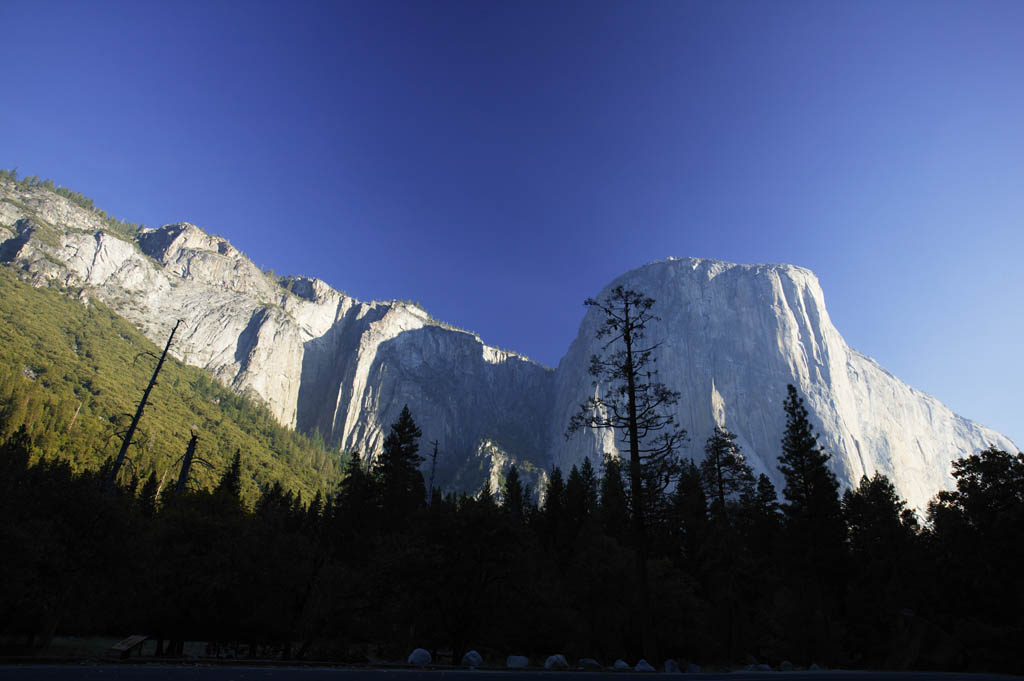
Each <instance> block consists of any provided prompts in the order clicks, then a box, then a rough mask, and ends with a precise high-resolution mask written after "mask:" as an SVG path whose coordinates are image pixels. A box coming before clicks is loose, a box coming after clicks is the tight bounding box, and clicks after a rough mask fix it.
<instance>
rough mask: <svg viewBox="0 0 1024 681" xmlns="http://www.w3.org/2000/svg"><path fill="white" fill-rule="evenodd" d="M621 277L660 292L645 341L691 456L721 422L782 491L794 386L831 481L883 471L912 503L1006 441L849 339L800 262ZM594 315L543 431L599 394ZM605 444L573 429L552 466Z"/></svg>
mask: <svg viewBox="0 0 1024 681" xmlns="http://www.w3.org/2000/svg"><path fill="white" fill-rule="evenodd" d="M620 284H621V285H623V286H625V287H627V288H632V289H635V290H638V291H644V292H646V293H647V294H648V295H650V296H652V297H653V298H655V299H656V300H657V302H656V304H655V307H654V308H653V310H654V312H655V313H656V314H657V315H658V316H659V317H660V318H661V321H660V322H657V323H655V324H652V325H651V326H650V327H649V328H648V330H647V337H646V339H645V340H646V341H649V342H650V343H651V344H660V345H659V347H658V349H657V350H656V353H655V355H656V357H657V360H658V361H657V364H656V366H657V367H658V369H659V379H660V380H661V381H662V382H663V383H665V384H666V385H668V386H670V387H671V388H673V389H675V390H679V391H681V393H682V396H681V399H680V401H679V404H678V405H677V409H676V416H677V417H678V420H679V423H680V424H682V425H683V427H685V428H686V429H687V430H688V432H689V434H690V438H691V443H690V446H689V452H688V453H689V454H690V455H691V456H693V457H695V458H697V459H699V458H701V457H702V456H703V445H704V441H705V440H706V439H707V437H708V436H710V435H711V433H712V432H713V430H714V427H715V426H716V425H717V426H722V427H725V428H728V429H729V430H731V431H732V432H734V433H736V434H737V435H738V438H737V442H738V443H739V444H740V445H741V447H742V448H743V452H744V454H745V455H746V457H747V460H748V462H749V463H750V464H751V465H752V467H753V468H754V470H755V472H756V473H766V474H767V475H768V476H769V477H771V478H772V480H773V481H774V482H775V484H776V486H777V487H778V489H779V490H780V491H781V489H782V479H781V477H780V475H779V473H778V469H777V468H776V459H777V457H778V454H779V442H780V440H781V438H782V432H783V428H784V426H785V418H784V414H783V411H782V402H783V400H784V398H785V396H786V385H787V384H790V383H792V384H793V385H795V386H797V388H798V390H799V391H800V393H801V394H802V395H803V396H804V398H805V400H806V402H807V407H808V410H809V411H810V414H811V418H812V420H813V422H814V424H815V426H816V427H817V429H818V432H819V433H820V436H821V437H820V441H821V443H822V444H823V445H824V446H825V448H826V450H828V451H829V452H831V453H832V454H833V455H834V456H833V458H832V462H831V465H832V466H833V469H834V471H835V473H836V474H837V476H838V477H839V479H840V481H842V482H844V483H846V484H856V482H857V480H859V478H860V476H861V475H863V474H867V475H872V474H873V473H874V472H875V471H880V472H882V473H884V474H885V475H887V476H889V477H890V478H891V479H892V480H893V481H894V483H895V484H896V487H897V489H899V491H900V493H901V494H902V495H904V496H905V497H906V498H907V499H908V501H909V502H910V503H911V505H913V506H916V507H918V508H923V507H924V505H925V504H926V503H927V500H928V499H929V498H930V497H932V496H933V495H934V494H935V492H936V491H937V490H938V489H940V488H945V487H949V486H950V485H951V484H952V480H951V478H950V462H951V461H952V460H953V459H955V458H959V457H961V456H964V455H966V454H971V453H973V452H976V451H978V450H980V449H983V448H985V447H987V446H990V445H995V446H997V447H1000V448H1004V449H1008V450H1009V449H1013V448H1014V445H1013V443H1012V442H1010V441H1009V439H1007V438H1006V437H1004V436H1002V435H1000V434H999V433H996V432H995V431H993V430H990V429H988V428H985V427H983V426H980V425H978V424H976V423H974V422H972V421H969V420H967V419H964V418H961V417H959V416H957V415H956V414H954V413H953V412H952V411H951V410H950V409H949V408H947V407H946V406H944V405H943V404H942V403H940V402H939V401H938V400H936V399H935V398H933V397H931V396H929V395H925V394H924V393H921V392H919V391H917V390H914V389H913V388H910V387H909V386H907V385H906V384H904V383H902V382H901V381H899V380H898V379H897V378H895V377H894V376H892V374H890V373H888V372H887V371H885V370H884V369H883V368H882V367H881V366H879V365H878V363H877V362H875V361H874V360H872V359H871V358H869V357H866V356H864V355H862V354H860V353H859V352H857V351H855V350H853V349H852V348H850V347H849V346H848V345H847V344H846V342H845V341H844V340H843V339H842V337H841V336H840V335H839V332H838V331H837V330H836V328H835V327H834V326H833V325H832V322H831V320H830V319H829V316H828V311H827V310H826V309H825V297H824V294H823V293H822V290H821V286H820V285H819V284H818V279H817V277H815V276H814V274H813V273H812V272H810V271H809V270H806V269H804V268H801V267H794V266H792V265H734V264H730V263H724V262H719V261H715V260H705V259H696V258H684V259H670V260H665V261H662V262H657V263H652V264H650V265H647V266H645V267H640V268H638V269H636V270H633V271H631V272H628V273H626V274H624V275H622V276H621V277H619V278H617V279H616V280H615V281H613V282H612V283H610V284H609V285H608V287H607V288H606V289H605V291H604V293H606V292H607V291H609V290H610V289H611V288H613V287H614V286H617V285H620ZM602 295H603V294H602ZM600 322H601V318H600V315H599V314H598V312H597V311H595V310H593V309H591V310H589V311H588V312H587V314H586V315H585V317H584V319H583V322H582V323H581V324H580V331H579V334H578V336H577V338H576V340H575V341H574V342H573V344H572V346H571V347H570V348H569V352H568V353H567V354H566V356H565V357H564V358H563V359H562V361H561V362H560V363H559V365H558V371H557V375H556V388H555V399H554V413H553V415H552V424H553V429H554V432H553V433H552V434H551V438H552V440H554V439H555V438H556V437H558V436H559V435H560V434H561V431H563V430H564V426H563V424H565V423H568V419H569V417H570V415H571V414H572V413H573V412H574V411H575V410H576V409H577V408H578V405H579V403H580V402H582V401H583V398H585V396H586V395H587V394H588V393H593V391H594V390H595V387H594V386H593V384H592V381H591V378H590V376H588V374H587V367H588V365H589V361H590V357H591V355H593V354H598V353H600V352H601V345H602V342H600V341H598V340H597V339H596V331H597V328H598V325H599V324H600ZM598 389H601V388H600V387H599V388H598ZM615 447H616V443H615V440H614V438H613V437H612V435H611V434H610V433H605V434H604V435H601V434H594V433H580V434H577V435H574V436H573V437H571V438H570V439H569V441H568V442H567V443H566V446H564V447H562V448H561V449H560V450H559V453H558V461H559V463H560V464H561V465H562V466H563V467H564V466H568V465H571V464H572V463H575V462H577V461H580V460H582V458H583V457H584V456H590V457H598V456H600V454H601V453H602V452H607V451H615ZM1014 451H1016V450H1014Z"/></svg>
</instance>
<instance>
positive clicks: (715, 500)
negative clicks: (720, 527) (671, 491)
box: [700, 426, 754, 520]
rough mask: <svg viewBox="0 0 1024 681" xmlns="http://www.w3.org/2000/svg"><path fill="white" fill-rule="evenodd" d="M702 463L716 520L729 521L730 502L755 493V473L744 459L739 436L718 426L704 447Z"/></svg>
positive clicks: (707, 493)
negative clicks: (728, 508) (728, 506)
mask: <svg viewBox="0 0 1024 681" xmlns="http://www.w3.org/2000/svg"><path fill="white" fill-rule="evenodd" d="M704 454H705V456H704V460H703V461H701V464H700V475H701V481H702V483H703V486H704V494H705V496H706V497H707V498H708V499H710V500H711V504H710V511H711V516H712V517H713V518H719V519H722V520H725V519H726V517H727V516H728V515H729V514H728V512H727V503H728V502H729V501H736V500H739V499H740V498H743V497H747V496H749V495H750V494H751V493H752V492H753V490H754V474H753V472H752V471H751V470H750V466H748V465H747V462H746V461H744V459H743V454H742V453H740V447H739V445H737V444H736V436H735V435H734V434H732V433H730V432H729V431H728V430H726V429H724V428H719V427H718V426H715V432H714V434H713V435H712V436H711V437H709V438H708V441H707V444H705V445H704Z"/></svg>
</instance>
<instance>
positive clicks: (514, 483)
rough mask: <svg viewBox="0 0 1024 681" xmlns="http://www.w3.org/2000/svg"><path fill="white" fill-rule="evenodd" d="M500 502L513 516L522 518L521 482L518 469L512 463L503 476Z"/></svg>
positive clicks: (518, 518) (517, 518)
mask: <svg viewBox="0 0 1024 681" xmlns="http://www.w3.org/2000/svg"><path fill="white" fill-rule="evenodd" d="M501 490H502V491H501V504H502V508H504V509H505V510H506V511H507V512H508V513H509V514H510V515H511V516H512V517H513V518H515V519H516V520H522V519H523V483H522V481H521V480H520V479H519V469H518V468H517V467H516V465H515V464H512V466H511V467H509V469H508V475H507V476H505V484H504V485H502V488H501Z"/></svg>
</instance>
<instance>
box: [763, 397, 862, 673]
mask: <svg viewBox="0 0 1024 681" xmlns="http://www.w3.org/2000/svg"><path fill="white" fill-rule="evenodd" d="M783 408H784V409H785V412H786V430H785V433H784V436H783V438H782V455H781V456H780V457H779V471H780V472H781V473H782V475H783V477H784V478H785V480H786V486H785V488H784V489H783V495H784V496H785V498H786V502H785V503H783V504H782V512H783V518H784V530H785V532H784V537H785V540H786V544H787V547H788V551H787V556H788V565H787V573H786V574H787V578H788V580H789V583H790V588H791V589H792V593H793V594H794V597H795V599H796V600H795V606H794V607H795V610H794V611H793V612H792V615H791V616H792V617H793V620H791V622H790V623H789V627H788V628H789V632H790V634H791V635H792V636H793V637H794V638H793V645H794V646H797V647H800V648H802V651H801V652H802V653H803V654H804V655H806V656H808V658H810V657H814V658H817V659H820V660H825V661H828V660H829V659H832V658H834V657H835V656H836V655H838V654H839V639H838V632H837V631H835V622H836V620H835V614H836V610H837V608H838V605H839V599H840V597H841V594H842V592H843V590H844V584H845V570H846V556H845V541H844V540H845V536H844V535H845V533H846V532H845V526H844V524H843V517H842V507H841V505H840V501H839V482H838V481H837V480H836V476H835V474H833V473H832V471H830V470H829V469H828V466H827V464H828V460H829V458H830V456H829V454H827V453H826V452H825V451H824V450H823V449H822V448H821V447H820V446H819V445H818V439H817V437H816V436H815V434H814V431H813V430H812V428H811V424H810V421H809V419H808V412H807V408H806V407H805V406H804V401H803V398H801V397H800V396H799V395H798V394H797V391H796V388H795V387H794V386H792V385H790V386H788V387H787V397H786V400H785V402H784V403H783ZM801 611H802V612H801Z"/></svg>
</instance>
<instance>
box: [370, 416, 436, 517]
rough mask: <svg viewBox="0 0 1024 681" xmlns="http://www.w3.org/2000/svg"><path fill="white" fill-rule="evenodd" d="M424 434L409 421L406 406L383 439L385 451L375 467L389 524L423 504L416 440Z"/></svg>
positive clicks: (420, 461)
mask: <svg viewBox="0 0 1024 681" xmlns="http://www.w3.org/2000/svg"><path fill="white" fill-rule="evenodd" d="M422 435H423V432H422V431H421V430H420V429H419V427H418V426H417V425H416V422H415V421H413V419H412V414H410V413H409V406H408V405H406V406H404V407H402V413H401V414H400V415H399V417H398V420H397V421H396V422H395V423H393V424H392V425H391V432H390V433H388V435H387V437H386V438H384V449H383V451H382V452H381V454H380V457H379V458H378V459H377V462H376V465H375V466H374V476H375V477H376V478H377V481H378V482H379V484H380V492H381V506H382V508H383V510H384V515H385V517H387V518H388V519H389V521H390V522H391V523H392V524H394V523H399V522H401V521H403V520H405V519H406V518H408V517H409V516H410V515H411V514H412V513H413V512H414V511H415V510H416V509H417V508H419V507H420V506H422V505H423V504H424V503H425V498H426V485H425V483H424V482H423V474H421V473H420V471H419V465H420V464H421V463H423V461H424V459H423V457H422V456H420V455H419V442H418V440H419V438H420V437H421V436H422Z"/></svg>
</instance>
